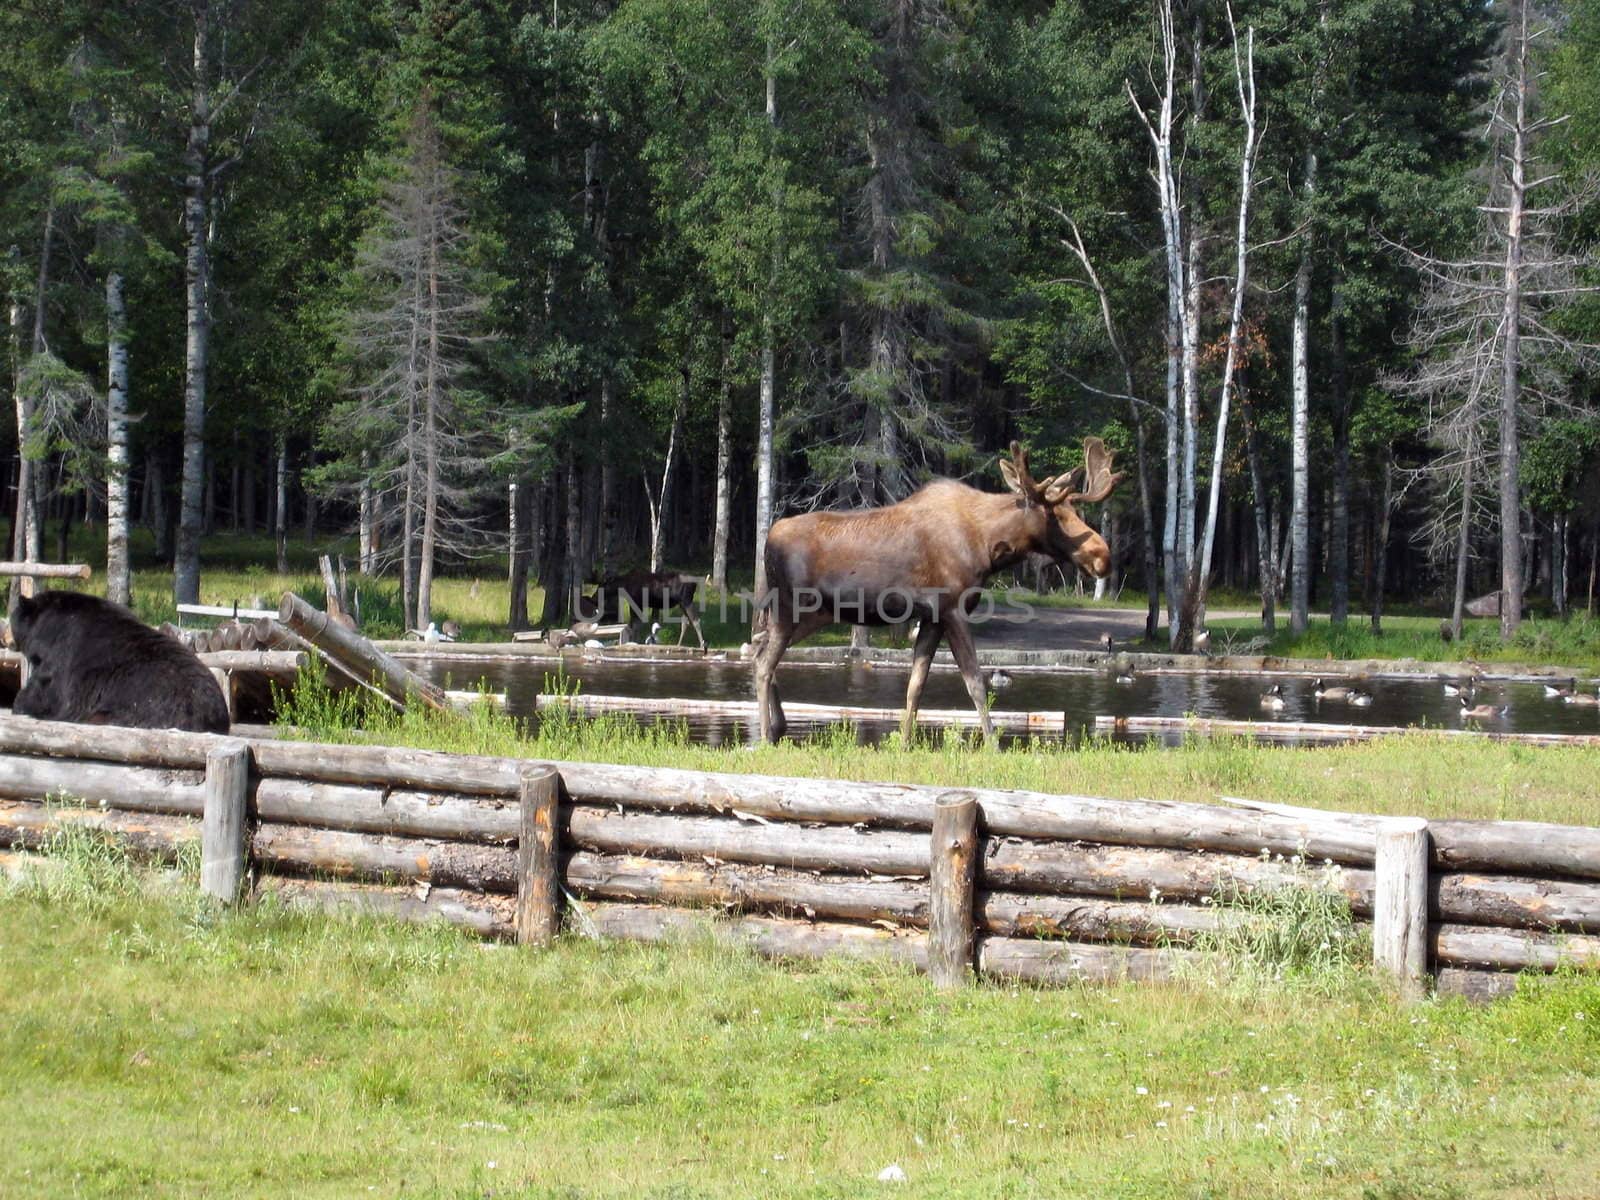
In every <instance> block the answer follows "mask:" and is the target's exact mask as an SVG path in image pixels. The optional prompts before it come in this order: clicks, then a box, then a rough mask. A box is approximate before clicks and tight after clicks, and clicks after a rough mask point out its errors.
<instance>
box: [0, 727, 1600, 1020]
mask: <svg viewBox="0 0 1600 1200" xmlns="http://www.w3.org/2000/svg"><path fill="white" fill-rule="evenodd" d="M246 762H247V765H248V772H245V771H244V769H243V767H242V766H241V764H242V763H246ZM545 768H548V769H545ZM552 771H553V773H552ZM228 772H231V774H229V773H228ZM63 794H65V795H69V796H73V797H76V798H78V799H80V800H82V801H84V802H86V804H87V807H83V806H73V805H62V804H59V803H46V802H45V801H46V799H47V798H49V797H58V796H61V795H63ZM229 797H231V799H227V798H229ZM224 803H227V804H231V805H235V806H237V805H242V809H239V808H234V809H228V810H223V809H221V808H219V806H221V805H223V804H224ZM239 811H242V812H244V813H246V814H247V819H246V820H243V821H240V820H239V819H238V817H237V812H239ZM230 813H231V814H233V815H229V814H230ZM208 819H210V820H211V824H210V825H209V826H207V825H206V823H207V821H208ZM68 823H79V824H86V825H89V826H92V827H94V828H96V829H99V830H101V831H103V832H104V833H105V834H106V835H107V836H109V837H114V838H117V839H119V840H120V841H122V842H124V843H126V844H127V845H128V846H129V847H130V848H132V849H133V850H134V851H136V852H137V853H139V854H141V855H146V856H151V857H157V858H172V857H175V856H177V855H178V854H179V853H180V851H182V850H183V848H184V847H185V846H187V845H189V844H190V843H195V842H202V843H203V844H204V847H205V862H206V863H207V864H210V863H212V862H213V861H215V862H216V863H218V864H220V865H219V866H217V867H216V869H215V870H212V871H211V872H210V873H208V874H206V875H205V878H206V879H207V880H208V884H207V886H208V888H209V889H210V890H212V891H213V892H214V894H216V895H218V896H219V897H220V898H223V899H226V898H227V897H228V896H230V895H231V894H232V893H233V892H234V891H236V890H237V889H238V887H239V885H240V880H241V878H242V877H243V876H244V875H246V874H247V873H251V874H254V875H255V876H256V877H257V882H256V886H257V887H260V888H270V889H273V890H276V891H278V892H281V893H282V894H284V895H286V896H288V897H291V898H293V899H295V900H296V901H300V902H305V903H311V904H330V905H331V904H360V905H365V906H368V907H372V908H374V909H377V910H381V911H384V912H388V913H391V914H393V915H395V916H399V917H404V918H415V919H422V918H429V917H439V918H443V919H445V920H450V921H453V922H456V923H458V924H461V925H463V926H466V927H468V928H470V929H473V930H475V931H477V932H478V933H480V934H483V935H485V936H491V937H503V938H513V937H515V938H518V939H519V940H522V941H525V942H529V943H532V944H542V943H543V942H545V941H548V939H549V937H550V936H551V934H552V932H553V931H554V928H555V922H556V921H557V919H558V912H559V909H560V904H561V897H562V896H563V894H570V895H572V896H574V897H576V898H577V900H578V903H579V904H580V905H581V908H582V912H581V914H576V913H574V914H569V918H570V919H569V920H568V922H567V923H568V926H569V927H571V926H573V925H577V926H579V927H581V928H582V929H584V930H586V931H589V932H598V933H599V934H601V935H603V936H615V937H628V938H640V939H645V940H660V939H665V938H670V937H672V936H675V935H677V934H678V933H680V932H681V931H682V930H683V929H684V928H686V927H687V925H688V924H691V923H694V922H696V921H703V920H704V919H705V916H706V912H707V911H709V912H711V913H714V914H719V920H717V921H716V922H715V929H716V931H717V936H720V937H725V938H728V939H730V940H733V941H736V942H739V943H741V944H747V945H750V946H752V947H754V948H756V949H757V950H759V951H761V952H763V953H770V954H777V955H801V956H809V955H814V954H823V953H845V954H852V955H858V956H867V957H878V958H888V959H892V960H897V961H903V962H907V963H910V964H913V965H915V966H917V967H918V968H919V969H924V970H929V971H930V972H931V973H933V974H934V975H935V977H936V978H937V979H939V980H940V982H941V983H943V984H945V985H948V986H956V985H959V984H960V983H961V982H962V981H963V980H964V979H965V978H966V977H967V976H968V975H970V974H971V973H973V972H976V973H977V974H979V975H990V976H998V977H1003V978H1015V979H1020V980H1029V981H1037V982H1051V981H1058V982H1059V981H1065V980H1080V979H1082V980H1095V979H1113V978H1129V979H1148V980H1160V979H1166V978H1170V977H1171V976H1172V975H1173V974H1174V973H1175V972H1179V971H1181V970H1182V969H1183V967H1184V964H1185V962H1186V961H1187V959H1188V958H1189V956H1191V955H1193V954H1194V953H1195V951H1194V950H1191V949H1187V947H1189V946H1191V945H1192V944H1194V943H1195V942H1196V940H1197V939H1204V937H1205V935H1207V934H1209V933H1212V932H1214V931H1216V930H1217V929H1218V927H1219V923H1220V922H1222V921H1224V920H1228V919H1233V918H1229V917H1226V916H1224V915H1221V914H1220V913H1219V905H1218V904H1217V903H1216V901H1217V900H1218V899H1219V898H1221V897H1224V896H1227V895H1230V894H1234V893H1238V892H1246V891H1256V892H1259V891H1264V890H1266V891H1270V890H1272V889H1280V888H1292V887H1306V886H1317V887H1324V888H1328V889H1331V890H1333V891H1335V892H1337V893H1339V894H1340V895H1341V896H1342V897H1343V898H1344V899H1345V900H1346V901H1347V902H1348V903H1349V905H1350V908H1351V911H1352V913H1353V914H1354V915H1355V916H1356V918H1357V919H1358V920H1361V921H1369V922H1370V921H1373V920H1374V919H1376V924H1375V925H1374V927H1373V942H1374V948H1375V953H1377V954H1378V955H1379V957H1380V960H1381V961H1382V962H1386V963H1388V964H1389V969H1390V970H1391V972H1392V973H1393V974H1394V975H1395V976H1396V979H1397V981H1398V982H1399V984H1400V986H1401V988H1402V991H1403V992H1404V991H1405V990H1406V989H1408V988H1419V987H1420V986H1421V984H1422V982H1423V980H1422V973H1424V972H1431V974H1432V977H1433V980H1434V984H1435V986H1436V987H1437V988H1438V989H1440V990H1450V991H1457V992H1461V993H1463V994H1470V995H1492V994H1496V993H1497V992H1498V991H1503V990H1504V989H1505V988H1506V987H1507V986H1508V981H1509V980H1510V979H1511V978H1512V977H1511V976H1509V975H1507V974H1505V973H1507V972H1513V971H1517V970H1536V971H1548V970H1551V969H1552V968H1554V967H1556V966H1558V965H1561V964H1563V963H1576V964H1589V965H1600V829H1592V828H1586V827H1583V828H1578V827H1575V828H1568V827H1560V826H1547V825H1536V824H1532V823H1526V822H1479V821H1437V822H1432V823H1422V822H1416V823H1414V824H1413V825H1411V826H1407V827H1405V828H1401V827H1399V826H1397V825H1395V824H1394V823H1393V822H1390V821H1386V820H1383V819H1380V818H1375V817H1371V816H1368V815H1364V814H1337V813H1321V812H1312V811H1309V810H1300V809H1286V808H1281V807H1274V806H1256V807H1239V806H1208V805H1191V804H1176V803H1172V804H1167V803H1161V802H1156V801H1137V802H1125V801H1112V800H1105V799H1100V798H1095V797H1073V796H1048V795H1043V794H1038V793H1027V792H1015V791H996V790H987V789H974V790H971V791H967V792H961V793H941V792H939V791H938V790H937V789H933V788H926V787H917V786H910V785H891V784H853V783H844V782H839V781H828V780H801V779H778V778H768V777H762V776H741V775H719V774H714V773H708V772H692V771H674V770H651V769H643V768H631V767H621V766H612V765H607V764H596V763H551V764H542V765H535V764H529V763H526V762H523V761H520V760H514V759H501V758H486V757H472V756H458V755H449V754H440V753H434V752H427V751H411V750H400V749H395V748H390V747H373V746H357V747H349V746H324V745H310V744H306V743H293V742H280V741H275V740H271V739H225V738H217V737H212V736H209V735H203V734H186V733H152V732H150V731H143V730H141V731H131V730H119V729H110V728H97V727H89V726H77V725H64V724H57V723H51V722H39V721H31V720H28V719H26V718H17V717H12V718H7V719H3V720H0V848H4V847H9V848H12V849H16V850H29V849H33V848H36V847H38V846H40V845H41V844H42V843H44V842H45V841H46V840H47V839H48V837H49V836H50V834H51V832H52V831H53V830H55V829H58V828H60V827H61V826H63V825H65V824H68ZM203 827H206V828H207V829H208V830H209V832H206V834H205V836H202V830H203ZM1397 839H1398V840H1397ZM1408 839H1409V840H1408ZM1402 842H1403V843H1404V846H1403V853H1401V852H1400V851H1398V850H1396V849H1394V847H1396V846H1400V845H1401V843H1402ZM1385 846H1388V847H1390V849H1389V850H1385V849H1383V848H1384V847H1385ZM1386 855H1387V857H1386ZM1391 860H1392V861H1395V862H1400V863H1403V869H1400V868H1395V869H1394V872H1395V873H1393V874H1391V873H1390V872H1391V868H1390V867H1389V866H1387V865H1386V864H1387V863H1389V862H1390V861H1391ZM230 864H232V865H230ZM1312 864H1316V865H1312ZM204 870H206V868H204V867H203V871H204ZM697 909H698V910H702V911H701V912H699V913H696V912H695V911H693V910H697Z"/></svg>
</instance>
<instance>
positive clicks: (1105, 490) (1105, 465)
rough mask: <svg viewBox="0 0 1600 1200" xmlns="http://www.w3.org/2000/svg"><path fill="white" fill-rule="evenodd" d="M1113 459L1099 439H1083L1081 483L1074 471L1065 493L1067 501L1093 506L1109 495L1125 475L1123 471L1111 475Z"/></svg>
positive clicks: (1109, 451)
mask: <svg viewBox="0 0 1600 1200" xmlns="http://www.w3.org/2000/svg"><path fill="white" fill-rule="evenodd" d="M1115 457H1116V455H1115V453H1114V452H1113V451H1111V450H1107V449H1106V444H1105V443H1104V442H1103V441H1101V440H1100V439H1099V438H1097V437H1089V438H1084V439H1083V467H1082V468H1081V469H1082V472H1083V475H1082V482H1081V483H1080V482H1078V472H1076V471H1074V472H1073V476H1072V483H1071V485H1070V490H1069V492H1068V493H1067V499H1068V501H1071V502H1079V501H1082V502H1084V503H1088V504H1094V503H1097V502H1098V501H1101V500H1104V499H1105V498H1106V497H1107V496H1109V495H1111V493H1112V492H1113V491H1115V490H1116V487H1117V484H1119V483H1121V482H1122V480H1123V478H1124V476H1125V475H1126V474H1127V473H1126V472H1125V471H1118V472H1117V473H1116V474H1115V475H1113V474H1112V473H1111V460H1112V459H1113V458H1115Z"/></svg>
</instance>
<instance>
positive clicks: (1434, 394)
mask: <svg viewBox="0 0 1600 1200" xmlns="http://www.w3.org/2000/svg"><path fill="white" fill-rule="evenodd" d="M1547 32H1548V29H1547V28H1543V27H1535V26H1534V25H1532V24H1531V13H1530V11H1529V5H1528V4H1527V3H1526V0H1513V3H1512V4H1511V6H1510V10H1509V15H1508V20H1507V26H1506V31H1505V39H1504V43H1503V51H1502V54H1501V64H1502V65H1501V71H1500V78H1499V84H1500V86H1499V87H1498V88H1497V89H1496V91H1495V95H1494V98H1493V100H1492V102H1491V105H1490V109H1489V113H1488V118H1487V136H1488V139H1489V143H1490V146H1491V150H1492V152H1491V157H1490V161H1489V164H1488V171H1487V179H1486V185H1485V188H1486V192H1487V196H1486V199H1485V201H1484V203H1483V204H1482V205H1480V207H1479V213H1480V217H1481V222H1480V228H1479V234H1478V237H1477V239H1476V242H1475V245H1474V247H1473V252H1472V253H1471V254H1470V255H1469V256H1468V257H1466V258H1462V259H1454V260H1451V259H1442V258H1436V257H1432V256H1429V255H1426V254H1422V253H1420V252H1417V251H1412V250H1403V253H1404V254H1405V256H1406V257H1407V258H1408V259H1409V261H1410V262H1411V263H1412V264H1413V265H1414V266H1415V267H1416V268H1417V270H1418V271H1419V272H1420V273H1421V275H1422V277H1423V280H1424V292H1423V298H1422V301H1421V303H1420V305H1419V307H1418V310H1417V314H1416V316H1415V318H1414V320H1413V323H1412V327H1411V331H1410V334H1409V338H1408V340H1409V343H1410V345H1411V347H1412V349H1413V350H1414V351H1415V353H1416V358H1417V360H1418V365H1417V366H1416V367H1415V368H1413V369H1412V370H1411V371H1410V372H1409V373H1407V374H1405V375H1403V376H1397V377H1393V378H1391V379H1389V380H1388V381H1387V382H1388V386H1389V387H1390V389H1391V390H1393V391H1395V392H1396V393H1398V394H1401V395H1410V396H1414V397H1417V398H1420V399H1421V400H1423V401H1424V402H1425V404H1426V406H1427V411H1426V422H1425V430H1426V433H1427V435H1428V437H1429V440H1430V441H1431V442H1432V443H1433V444H1434V445H1435V446H1436V447H1438V449H1439V451H1440V453H1439V454H1438V455H1437V457H1435V458H1434V459H1433V460H1432V461H1431V462H1430V463H1428V464H1426V465H1425V466H1424V467H1422V468H1420V470H1421V471H1422V472H1424V473H1425V474H1426V475H1427V476H1429V477H1430V478H1431V480H1432V482H1433V483H1434V485H1435V489H1436V491H1437V493H1438V494H1439V495H1440V496H1441V497H1445V498H1446V501H1445V503H1444V504H1442V505H1441V506H1440V508H1439V510H1438V511H1436V512H1435V514H1434V517H1433V519H1432V520H1431V521H1429V522H1427V523H1426V524H1425V525H1424V527H1423V529H1422V531H1421V536H1422V537H1423V538H1424V539H1425V540H1426V542H1427V544H1428V545H1429V547H1430V549H1431V550H1432V551H1433V552H1434V553H1435V554H1436V555H1440V554H1441V552H1442V550H1443V547H1445V546H1446V545H1448V544H1450V543H1451V542H1452V540H1453V545H1454V548H1455V555H1456V594H1455V603H1454V610H1453V616H1452V632H1453V635H1454V636H1456V637H1459V636H1460V633H1461V619H1462V608H1463V605H1464V600H1465V588H1466V573H1467V565H1466V564H1467V558H1468V555H1469V554H1470V550H1471V531H1472V529H1474V528H1477V527H1482V526H1489V525H1495V524H1496V522H1497V525H1498V529H1499V555H1500V600H1501V603H1500V632H1501V636H1502V637H1510V636H1511V635H1513V634H1514V633H1515V632H1516V631H1517V627H1518V625H1519V624H1520V623H1521V619H1522V598H1523V594H1524V591H1525V587H1524V580H1523V555H1522V494H1521V480H1520V462H1521V435H1522V430H1523V428H1524V427H1525V426H1526V425H1527V424H1528V423H1529V422H1531V421H1533V420H1535V419H1537V418H1538V417H1539V416H1541V415H1543V414H1547V413H1549V412H1551V411H1554V410H1558V409H1561V408H1565V407H1569V406H1570V403H1571V402H1570V399H1569V392H1570V388H1571V383H1572V379H1573V375H1574V372H1575V371H1578V370H1580V369H1592V368H1594V367H1595V366H1597V365H1600V346H1597V345H1594V344H1591V343H1586V342H1583V341H1581V340H1579V339H1577V338H1574V337H1572V336H1571V335H1569V334H1568V333H1567V332H1565V331H1564V330H1563V329H1562V328H1561V326H1560V322H1559V321H1556V320H1553V319H1552V318H1553V315H1554V314H1555V313H1556V312H1557V311H1559V310H1560V309H1561V308H1562V307H1564V306H1566V305H1567V304H1570V303H1571V302H1572V301H1574V300H1576V299H1577V298H1578V297H1579V296H1580V295H1582V294H1584V293H1585V292H1588V291H1592V290H1593V289H1592V288H1588V287H1585V286H1584V285H1583V284H1582V283H1581V282H1580V272H1581V270H1582V268H1583V267H1584V266H1585V265H1586V259H1585V258H1584V257H1583V256H1580V255H1574V254H1571V253H1567V252H1565V251H1564V250H1563V249H1562V246H1561V242H1560V238H1559V231H1560V227H1561V224H1562V219H1563V218H1564V217H1566V216H1568V215H1570V214H1571V213H1572V212H1574V211H1575V210H1576V209H1578V208H1580V207H1582V205H1583V203H1585V202H1586V201H1587V200H1588V199H1589V198H1590V195H1589V193H1590V191H1592V189H1587V188H1585V189H1573V188H1570V187H1566V186H1564V181H1563V180H1562V177H1561V176H1560V175H1559V173H1556V172H1553V171H1545V170H1543V168H1542V167H1541V165H1540V163H1539V161H1538V158H1537V155H1536V142H1537V139H1538V137H1539V135H1540V134H1541V133H1543V132H1544V131H1546V130H1548V129H1549V128H1551V127H1552V126H1554V125H1556V124H1559V123H1560V122H1561V121H1562V120H1563V118H1562V117H1560V116H1543V115H1540V114H1539V112H1538V104H1537V83H1538V75H1539V73H1538V71H1537V70H1536V69H1535V66H1534V63H1533V46H1534V43H1535V42H1536V41H1537V40H1538V39H1539V38H1540V37H1541V36H1543V35H1544V34H1546V33H1547ZM1538 189H1546V191H1545V194H1547V195H1551V196H1552V199H1551V200H1550V201H1549V202H1548V203H1544V204H1540V205H1533V204H1530V203H1529V199H1530V196H1531V195H1532V194H1533V193H1534V192H1535V191H1536V190H1538ZM1485 477H1493V478H1495V479H1496V480H1497V488H1496V497H1497V499H1498V512H1497V514H1494V513H1490V512H1487V511H1484V510H1485V509H1487V503H1486V502H1485V501H1483V500H1481V498H1480V496H1479V489H1478V486H1477V484H1478V481H1479V480H1481V479H1483V478H1485ZM1452 531H1453V534H1454V536H1453V539H1452V538H1451V536H1450V535H1451V532H1452Z"/></svg>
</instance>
